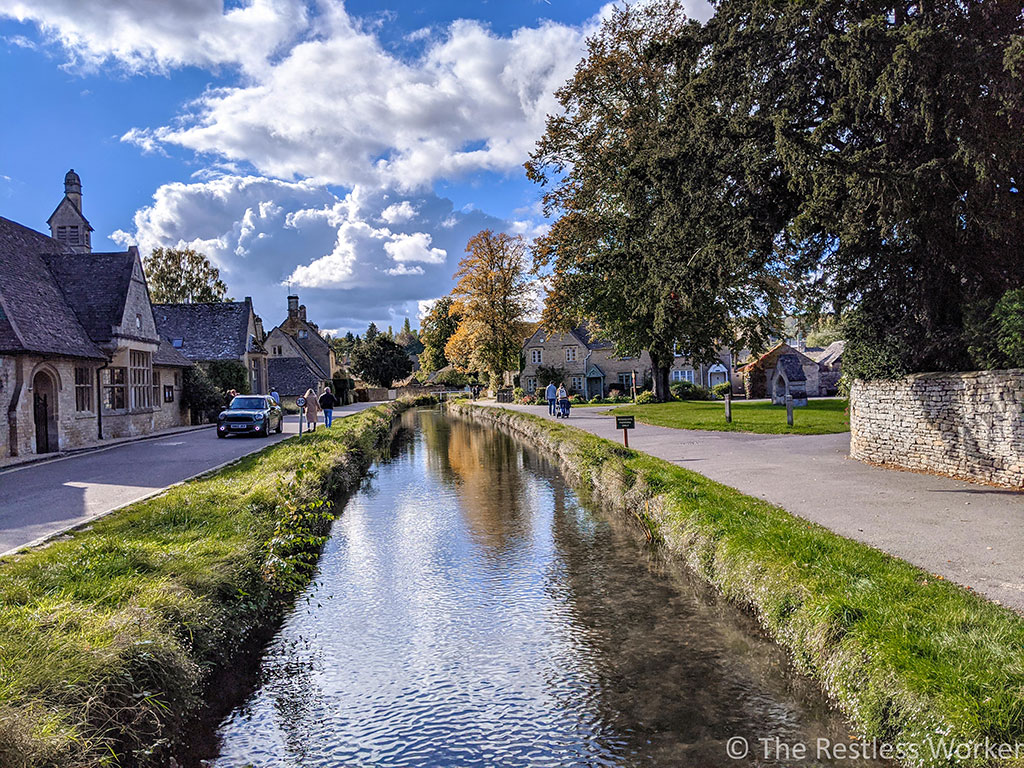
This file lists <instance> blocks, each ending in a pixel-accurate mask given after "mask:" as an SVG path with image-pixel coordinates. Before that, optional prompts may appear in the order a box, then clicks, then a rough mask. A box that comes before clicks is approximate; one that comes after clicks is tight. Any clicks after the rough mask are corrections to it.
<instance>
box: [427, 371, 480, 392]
mask: <svg viewBox="0 0 1024 768" xmlns="http://www.w3.org/2000/svg"><path fill="white" fill-rule="evenodd" d="M471 381H472V380H471V379H470V377H469V376H468V375H466V374H465V373H460V372H459V371H456V370H455V369H454V368H448V369H447V370H444V371H441V372H440V373H438V374H437V376H435V377H434V383H435V384H441V385H443V386H446V387H458V388H461V387H465V386H466V385H468V384H470V383H471Z"/></svg>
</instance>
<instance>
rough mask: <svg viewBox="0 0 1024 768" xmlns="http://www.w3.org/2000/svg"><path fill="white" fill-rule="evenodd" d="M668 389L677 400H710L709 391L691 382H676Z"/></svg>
mask: <svg viewBox="0 0 1024 768" xmlns="http://www.w3.org/2000/svg"><path fill="white" fill-rule="evenodd" d="M669 389H671V391H672V395H673V396H674V397H675V398H676V399H677V400H710V399H711V390H709V389H706V388H705V387H701V386H699V385H697V384H694V383H693V382H692V381H677V382H676V383H675V384H673V385H672V386H671V387H670V388H669Z"/></svg>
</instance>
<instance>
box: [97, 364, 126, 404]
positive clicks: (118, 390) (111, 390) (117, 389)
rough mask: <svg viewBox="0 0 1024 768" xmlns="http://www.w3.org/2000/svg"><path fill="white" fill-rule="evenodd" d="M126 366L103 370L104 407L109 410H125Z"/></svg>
mask: <svg viewBox="0 0 1024 768" xmlns="http://www.w3.org/2000/svg"><path fill="white" fill-rule="evenodd" d="M127 377H128V373H127V369H125V368H106V369H104V371H103V408H104V410H107V411H123V410H124V407H125V405H124V404H125V397H124V389H125V381H126V380H127Z"/></svg>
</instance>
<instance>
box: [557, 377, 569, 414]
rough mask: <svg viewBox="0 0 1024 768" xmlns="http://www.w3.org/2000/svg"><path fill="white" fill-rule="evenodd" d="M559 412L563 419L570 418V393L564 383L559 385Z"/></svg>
mask: <svg viewBox="0 0 1024 768" xmlns="http://www.w3.org/2000/svg"><path fill="white" fill-rule="evenodd" d="M558 413H559V415H560V416H561V417H562V418H563V419H568V418H569V393H568V392H567V391H566V389H565V385H564V384H559V385H558Z"/></svg>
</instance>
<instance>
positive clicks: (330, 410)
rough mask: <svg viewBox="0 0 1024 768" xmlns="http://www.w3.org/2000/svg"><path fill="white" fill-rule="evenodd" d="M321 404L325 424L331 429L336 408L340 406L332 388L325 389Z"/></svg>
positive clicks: (321, 396)
mask: <svg viewBox="0 0 1024 768" xmlns="http://www.w3.org/2000/svg"><path fill="white" fill-rule="evenodd" d="M319 402H320V410H321V411H323V412H324V424H325V425H326V426H327V428H328V429H330V427H331V422H333V421H334V407H335V406H336V405H337V404H338V401H337V400H336V399H335V397H334V393H333V392H331V388H330V387H324V391H323V394H321V395H320V400H319Z"/></svg>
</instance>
